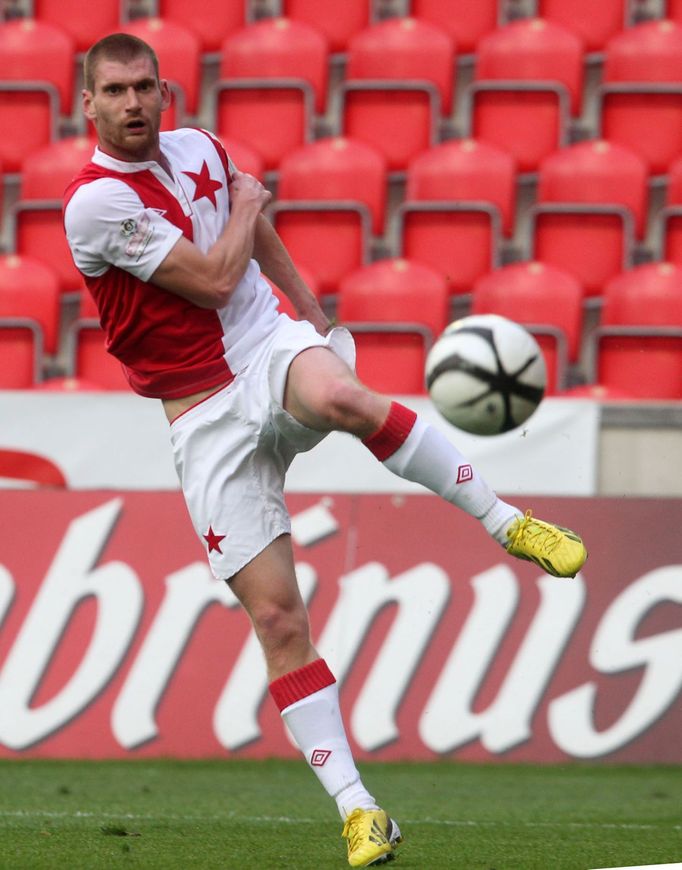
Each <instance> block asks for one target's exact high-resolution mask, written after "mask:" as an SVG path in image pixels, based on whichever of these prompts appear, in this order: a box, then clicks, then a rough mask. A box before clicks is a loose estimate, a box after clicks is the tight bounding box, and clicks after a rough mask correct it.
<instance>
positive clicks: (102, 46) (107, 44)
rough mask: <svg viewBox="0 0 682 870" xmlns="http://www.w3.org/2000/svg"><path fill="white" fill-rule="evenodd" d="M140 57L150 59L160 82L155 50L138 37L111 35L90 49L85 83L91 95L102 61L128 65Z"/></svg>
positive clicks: (120, 34)
mask: <svg viewBox="0 0 682 870" xmlns="http://www.w3.org/2000/svg"><path fill="white" fill-rule="evenodd" d="M139 57H148V58H149V59H150V60H151V62H152V64H153V65H154V73H155V74H156V80H157V82H158V81H159V59H158V57H157V56H156V52H155V51H154V49H153V48H152V47H151V45H149V44H148V43H146V42H145V41H144V39H139V38H138V37H137V36H132V35H131V34H129V33H111V34H110V35H109V36H105V37H104V38H103V39H100V40H99V42H96V43H95V44H94V45H93V46H91V47H90V49H89V51H88V53H87V54H86V55H85V59H84V61H83V81H84V84H85V87H86V89H87V90H88V91H90V92H91V93H93V92H94V90H95V73H96V70H97V64H98V63H99V62H100V61H101V60H114V61H118V62H119V63H128V62H129V61H131V60H137V58H139Z"/></svg>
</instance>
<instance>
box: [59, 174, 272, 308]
mask: <svg viewBox="0 0 682 870" xmlns="http://www.w3.org/2000/svg"><path fill="white" fill-rule="evenodd" d="M269 200H270V193H269V191H267V190H266V189H265V188H264V187H263V185H262V184H261V183H260V182H259V181H258V180H257V179H255V178H253V176H251V175H247V174H246V173H236V175H235V177H234V180H233V182H232V184H231V185H230V218H229V220H228V221H227V224H226V226H225V228H224V230H223V232H222V233H221V235H220V236H219V237H218V239H217V240H216V242H215V243H214V244H213V245H212V246H211V248H209V250H208V251H207V252H206V253H204V252H203V251H201V250H200V249H199V248H198V247H197V246H196V245H195V244H193V243H192V242H190V241H189V240H188V239H186V238H185V237H184V236H183V235H182V232H181V230H180V229H179V228H178V227H176V226H175V225H174V224H172V223H170V222H169V221H168V220H166V218H165V217H163V215H162V214H160V213H159V212H158V211H156V210H155V209H146V208H145V207H144V205H143V204H142V202H141V200H140V199H139V197H138V196H137V194H136V193H135V192H134V191H133V190H132V189H131V188H130V187H129V186H128V185H127V184H125V183H123V182H119V181H117V180H114V179H111V178H106V179H98V180H96V181H93V182H91V183H90V184H87V185H83V186H82V187H81V188H79V189H78V191H76V193H75V194H74V196H73V197H72V199H71V200H70V202H69V204H68V205H67V208H66V211H65V215H64V219H65V225H66V232H67V236H68V238H69V244H70V246H71V250H72V253H73V255H74V259H75V261H76V265H77V266H78V268H79V269H81V271H82V272H84V274H86V275H101V274H103V273H104V272H105V271H106V270H107V269H108V268H109V267H110V266H117V267H119V268H121V269H125V270H126V271H128V272H131V273H132V274H134V275H135V276H136V277H138V278H140V280H142V281H146V282H151V283H154V284H156V285H157V286H160V287H163V288H164V289H165V290H168V291H169V292H171V293H176V294H177V295H178V296H182V297H183V298H185V299H189V300H190V301H191V302H193V303H194V304H195V305H198V306H200V307H201V308H222V307H223V306H224V305H225V304H226V303H227V301H228V300H229V298H230V296H231V294H232V292H233V291H234V289H235V287H236V286H237V284H238V283H239V281H240V280H241V278H242V276H243V275H244V272H245V271H246V268H247V266H248V263H249V260H250V259H251V257H252V255H253V245H254V234H255V228H256V223H257V220H258V215H259V214H260V212H261V210H262V209H263V208H264V206H265V205H266V204H267V203H268V201H269Z"/></svg>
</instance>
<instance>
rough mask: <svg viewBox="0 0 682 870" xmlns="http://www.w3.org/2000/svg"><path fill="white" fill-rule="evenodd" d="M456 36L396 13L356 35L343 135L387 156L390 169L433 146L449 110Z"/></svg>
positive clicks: (343, 100) (343, 92)
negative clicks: (450, 35) (396, 16)
mask: <svg viewBox="0 0 682 870" xmlns="http://www.w3.org/2000/svg"><path fill="white" fill-rule="evenodd" d="M455 70H456V65H455V47H454V44H453V42H452V39H451V38H450V37H449V36H448V35H447V34H446V33H444V32H443V31H442V30H439V29H438V28H437V27H434V26H433V25H432V24H428V23H427V22H425V21H419V20H417V19H416V18H392V19H389V20H387V21H382V22H381V23H379V24H375V25H373V26H372V27H368V28H366V29H365V30H363V31H361V32H360V33H358V34H356V36H354V37H353V39H352V40H351V41H350V44H349V47H348V65H347V69H346V77H345V80H344V82H343V84H342V86H341V92H340V93H341V103H342V105H341V110H340V111H341V126H342V130H343V133H344V135H346V136H349V137H350V138H352V139H361V140H363V141H364V142H367V143H368V144H369V145H372V146H373V147H374V148H376V149H377V150H379V151H381V152H382V154H384V155H385V157H386V159H387V161H388V168H389V170H394V171H404V170H405V169H406V167H407V164H408V162H409V161H410V160H411V159H412V158H413V157H415V156H416V155H417V154H418V153H420V152H421V151H424V150H425V149H426V148H429V147H430V146H431V145H433V144H434V143H435V141H436V138H437V132H438V125H439V122H440V119H441V116H442V115H447V114H448V113H449V112H450V109H451V104H452V95H453V85H454V79H455Z"/></svg>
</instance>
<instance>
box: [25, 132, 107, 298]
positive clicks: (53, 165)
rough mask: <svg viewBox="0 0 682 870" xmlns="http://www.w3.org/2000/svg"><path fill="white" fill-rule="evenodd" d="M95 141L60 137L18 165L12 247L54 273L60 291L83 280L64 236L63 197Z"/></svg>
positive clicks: (75, 285) (92, 149)
mask: <svg viewBox="0 0 682 870" xmlns="http://www.w3.org/2000/svg"><path fill="white" fill-rule="evenodd" d="M95 144H96V143H95V141H94V140H92V139H88V138H86V137H85V136H78V137H73V138H70V139H61V140H59V141H58V142H53V143H52V144H51V145H47V146H46V147H45V148H41V149H40V150H39V151H36V152H34V153H33V154H29V156H28V157H27V158H26V159H25V160H24V162H23V163H22V165H21V188H20V196H19V201H18V202H17V203H16V204H15V206H14V209H13V216H14V238H15V248H16V251H17V253H19V254H22V255H24V256H29V257H33V258H34V259H36V260H40V261H41V262H43V263H44V264H45V265H46V266H48V267H49V268H50V269H52V270H53V271H54V272H56V274H57V276H58V278H59V286H60V288H61V291H62V292H71V291H75V290H77V289H78V288H79V287H80V286H81V284H82V280H83V279H82V277H81V275H80V272H78V270H77V269H76V266H75V265H74V262H73V258H72V256H71V252H70V251H69V246H68V244H67V242H66V237H65V236H64V223H63V219H62V197H63V195H64V189H65V188H66V186H67V185H68V184H69V182H70V181H71V179H72V178H73V177H74V175H76V173H77V172H78V171H79V170H80V169H81V168H82V167H83V166H84V165H85V164H86V163H87V162H88V161H89V159H90V156H91V154H92V152H93V151H94V149H95Z"/></svg>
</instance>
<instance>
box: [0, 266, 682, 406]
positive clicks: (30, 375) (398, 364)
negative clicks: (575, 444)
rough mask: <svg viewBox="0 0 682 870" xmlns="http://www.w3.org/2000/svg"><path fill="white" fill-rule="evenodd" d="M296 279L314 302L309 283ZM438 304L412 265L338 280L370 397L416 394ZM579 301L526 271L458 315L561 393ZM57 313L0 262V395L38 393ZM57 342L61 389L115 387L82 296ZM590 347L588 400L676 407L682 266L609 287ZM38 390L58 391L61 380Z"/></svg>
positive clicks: (579, 335)
mask: <svg viewBox="0 0 682 870" xmlns="http://www.w3.org/2000/svg"><path fill="white" fill-rule="evenodd" d="M302 271H303V274H304V275H305V277H306V278H307V280H308V282H309V284H310V286H311V288H313V290H314V291H315V292H316V293H318V295H319V286H318V285H317V283H316V282H315V280H314V277H313V276H312V275H309V274H308V273H307V272H306V271H305V270H302ZM273 289H274V290H275V292H276V295H278V297H279V298H280V307H281V310H283V311H285V312H286V313H289V314H290V315H291V316H295V314H294V312H293V311H292V309H291V306H290V303H289V302H288V300H286V299H285V298H283V297H282V294H281V293H280V292H279V290H278V289H277V288H273ZM449 300H450V295H449V292H448V286H447V283H446V281H445V280H444V278H443V276H442V275H440V274H439V273H438V272H436V271H435V270H433V269H432V268H430V267H429V266H427V265H424V264H423V263H420V262H417V261H414V260H408V259H404V258H390V259H385V260H378V261H376V262H374V263H372V264H370V265H367V266H364V267H362V268H361V269H358V270H357V271H355V272H353V273H351V274H350V275H347V276H346V277H345V278H344V280H343V281H342V283H341V287H340V292H339V296H338V304H337V307H336V315H337V318H338V320H339V322H341V323H344V324H345V325H347V326H349V328H350V329H351V330H352V332H353V333H354V335H355V339H356V343H357V346H358V373H359V375H360V376H361V377H362V378H363V379H364V380H365V381H366V382H367V383H368V384H369V385H370V386H372V387H373V388H375V389H377V390H380V391H384V392H389V393H413V394H419V393H423V392H424V363H425V355H426V353H427V352H428V349H429V347H430V346H431V344H432V343H433V341H434V339H435V338H436V337H437V336H438V335H439V334H440V333H441V332H442V330H443V329H444V328H445V326H446V325H447V323H448V320H449V318H450V307H449ZM583 301H584V289H583V288H582V286H581V285H580V282H579V281H577V280H576V279H575V278H574V277H573V276H572V275H571V274H569V273H567V272H565V271H563V270H561V269H557V268H556V267H554V266H551V265H549V264H545V263H541V262H538V261H533V262H526V263H515V264H510V265H508V266H505V267H502V268H501V269H497V270H495V271H492V272H490V273H488V274H487V275H484V276H483V277H481V278H480V279H479V280H478V281H477V282H476V283H475V285H474V288H473V293H472V296H471V304H470V307H469V308H468V311H469V312H471V313H475V314H484V313H496V314H500V315H502V316H506V317H510V318H512V319H514V320H517V321H520V322H523V323H524V325H526V326H527V327H528V328H529V329H530V330H531V332H533V333H534V334H535V335H536V336H537V338H538V341H539V343H540V346H541V348H542V350H543V353H544V355H545V359H546V362H547V368H548V373H549V378H548V393H549V394H562V393H565V392H566V391H567V388H569V387H570V386H571V372H572V371H574V370H575V369H576V368H577V366H578V364H579V362H580V356H581V350H582V345H583V341H584V338H585V335H586V330H585V328H584V322H583V317H584V305H583ZM59 315H60V293H59V286H58V281H57V279H56V276H55V275H54V274H53V273H52V272H50V270H49V269H48V268H47V267H46V266H45V265H44V264H42V263H40V262H39V261H37V260H33V259H30V258H26V257H19V256H17V255H9V256H4V257H0V359H2V364H1V365H0V388H2V389H12V388H19V389H21V388H23V389H26V388H31V387H34V386H40V385H41V383H42V382H43V380H44V376H45V374H46V373H47V369H48V366H49V363H50V361H51V360H52V361H54V359H56V355H57V353H58V351H59V350H60V348H59V347H58V343H59V337H60V328H59V327H60V324H59ZM63 340H64V342H65V345H66V346H65V347H64V348H62V351H63V354H64V357H65V359H66V363H65V365H64V367H63V370H61V371H60V370H59V369H57V368H54V367H53V368H52V370H51V371H50V372H49V374H51V375H55V374H61V375H66V376H68V377H69V378H71V380H69V381H67V382H66V383H67V385H68V384H71V386H74V385H75V386H78V387H80V388H84V387H85V388H92V387H98V388H103V389H124V388H125V382H124V379H123V376H122V373H121V370H120V367H119V365H118V363H117V362H116V361H115V360H114V359H113V358H112V357H110V356H109V355H108V354H107V353H106V351H105V349H104V343H103V335H102V331H101V329H100V327H99V323H98V321H97V314H96V310H95V308H94V303H93V302H92V300H91V298H90V296H89V294H88V293H87V292H83V293H82V295H81V299H80V308H79V312H78V316H77V317H76V319H75V320H74V321H73V323H72V324H71V326H70V328H69V330H68V331H67V332H66V333H65V334H64V339H63ZM589 342H590V343H589V348H588V370H587V377H586V378H585V380H586V381H587V385H588V386H587V389H588V391H592V392H594V391H595V390H596V391H598V392H597V394H598V393H599V392H601V393H603V394H605V395H607V396H609V397H614V398H623V397H630V398H637V399H646V398H648V399H678V400H680V399H682V267H680V266H675V265H673V264H671V263H651V264H646V265H642V266H638V267H636V268H635V269H633V270H630V271H628V272H623V273H622V274H620V275H618V276H616V277H615V278H613V279H612V280H611V281H610V282H609V283H608V285H607V287H606V289H605V292H604V305H603V307H602V309H601V313H600V321H599V325H598V328H596V329H593V330H592V331H591V332H590V333H589ZM74 378H75V379H76V380H75V381H74V380H73V379H74ZM45 385H46V386H47V387H61V388H63V387H64V385H65V382H64V380H63V379H55V380H47V381H46V384H45ZM584 389H585V388H583V392H584ZM568 392H572V393H575V390H573V391H571V390H570V389H569V390H568Z"/></svg>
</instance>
